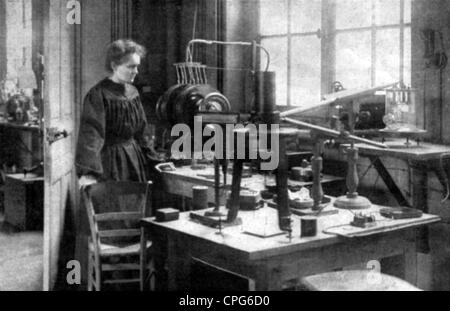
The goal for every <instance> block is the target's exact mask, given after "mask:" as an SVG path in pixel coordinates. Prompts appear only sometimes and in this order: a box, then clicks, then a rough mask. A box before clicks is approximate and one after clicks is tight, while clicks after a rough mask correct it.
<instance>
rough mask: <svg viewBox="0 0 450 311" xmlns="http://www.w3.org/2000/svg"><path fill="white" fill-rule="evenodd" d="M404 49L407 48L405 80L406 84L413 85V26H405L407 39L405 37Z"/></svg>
mask: <svg viewBox="0 0 450 311" xmlns="http://www.w3.org/2000/svg"><path fill="white" fill-rule="evenodd" d="M404 42H405V43H404V44H405V45H404V49H405V56H404V60H405V71H404V73H403V77H404V79H405V80H404V82H405V84H406V85H411V67H412V63H411V27H406V28H405V39H404Z"/></svg>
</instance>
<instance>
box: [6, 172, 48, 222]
mask: <svg viewBox="0 0 450 311" xmlns="http://www.w3.org/2000/svg"><path fill="white" fill-rule="evenodd" d="M4 200H5V201H4V202H5V206H4V208H5V221H6V222H7V223H9V224H11V225H13V226H14V227H16V228H17V229H20V230H42V228H43V219H44V218H43V214H44V178H43V177H37V176H35V175H33V174H28V175H27V176H26V177H25V176H24V175H23V174H12V175H6V178H5V188H4Z"/></svg>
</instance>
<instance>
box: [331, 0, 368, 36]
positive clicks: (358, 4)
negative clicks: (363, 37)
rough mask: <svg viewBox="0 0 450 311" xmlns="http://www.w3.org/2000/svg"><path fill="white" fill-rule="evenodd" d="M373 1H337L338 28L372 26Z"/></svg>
mask: <svg viewBox="0 0 450 311" xmlns="http://www.w3.org/2000/svg"><path fill="white" fill-rule="evenodd" d="M371 2H372V1H367V0H338V1H336V28H337V29H345V28H359V27H367V26H370V25H372V3H371Z"/></svg>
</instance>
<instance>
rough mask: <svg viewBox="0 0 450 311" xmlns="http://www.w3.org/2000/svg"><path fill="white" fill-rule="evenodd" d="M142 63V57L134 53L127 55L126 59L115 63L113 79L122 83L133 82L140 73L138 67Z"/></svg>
mask: <svg viewBox="0 0 450 311" xmlns="http://www.w3.org/2000/svg"><path fill="white" fill-rule="evenodd" d="M140 64H141V57H140V56H139V55H138V54H136V53H134V54H130V55H128V56H125V61H124V62H123V63H122V64H120V65H116V64H113V65H112V68H113V80H115V81H118V82H120V83H133V81H134V79H135V78H136V75H137V74H138V67H139V65H140Z"/></svg>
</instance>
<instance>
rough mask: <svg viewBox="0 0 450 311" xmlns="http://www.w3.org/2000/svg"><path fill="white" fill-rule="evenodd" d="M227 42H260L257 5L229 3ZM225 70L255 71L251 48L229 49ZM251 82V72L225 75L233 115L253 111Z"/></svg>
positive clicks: (239, 1) (242, 1)
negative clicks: (234, 112)
mask: <svg viewBox="0 0 450 311" xmlns="http://www.w3.org/2000/svg"><path fill="white" fill-rule="evenodd" d="M225 14H226V22H225V40H226V41H244V42H252V41H254V40H257V39H258V30H259V24H258V22H256V21H258V6H257V1H245V0H226V9H225ZM224 57H225V63H224V65H225V67H226V68H241V69H251V68H252V53H251V49H250V48H245V47H236V46H233V47H227V48H226V49H225V52H224ZM251 90H252V80H251V76H250V74H249V73H248V72H243V71H234V70H230V71H225V73H224V94H225V96H227V98H228V99H229V101H230V103H231V105H232V108H233V110H234V111H241V112H245V111H247V109H248V108H250V107H251V102H252V92H251Z"/></svg>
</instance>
